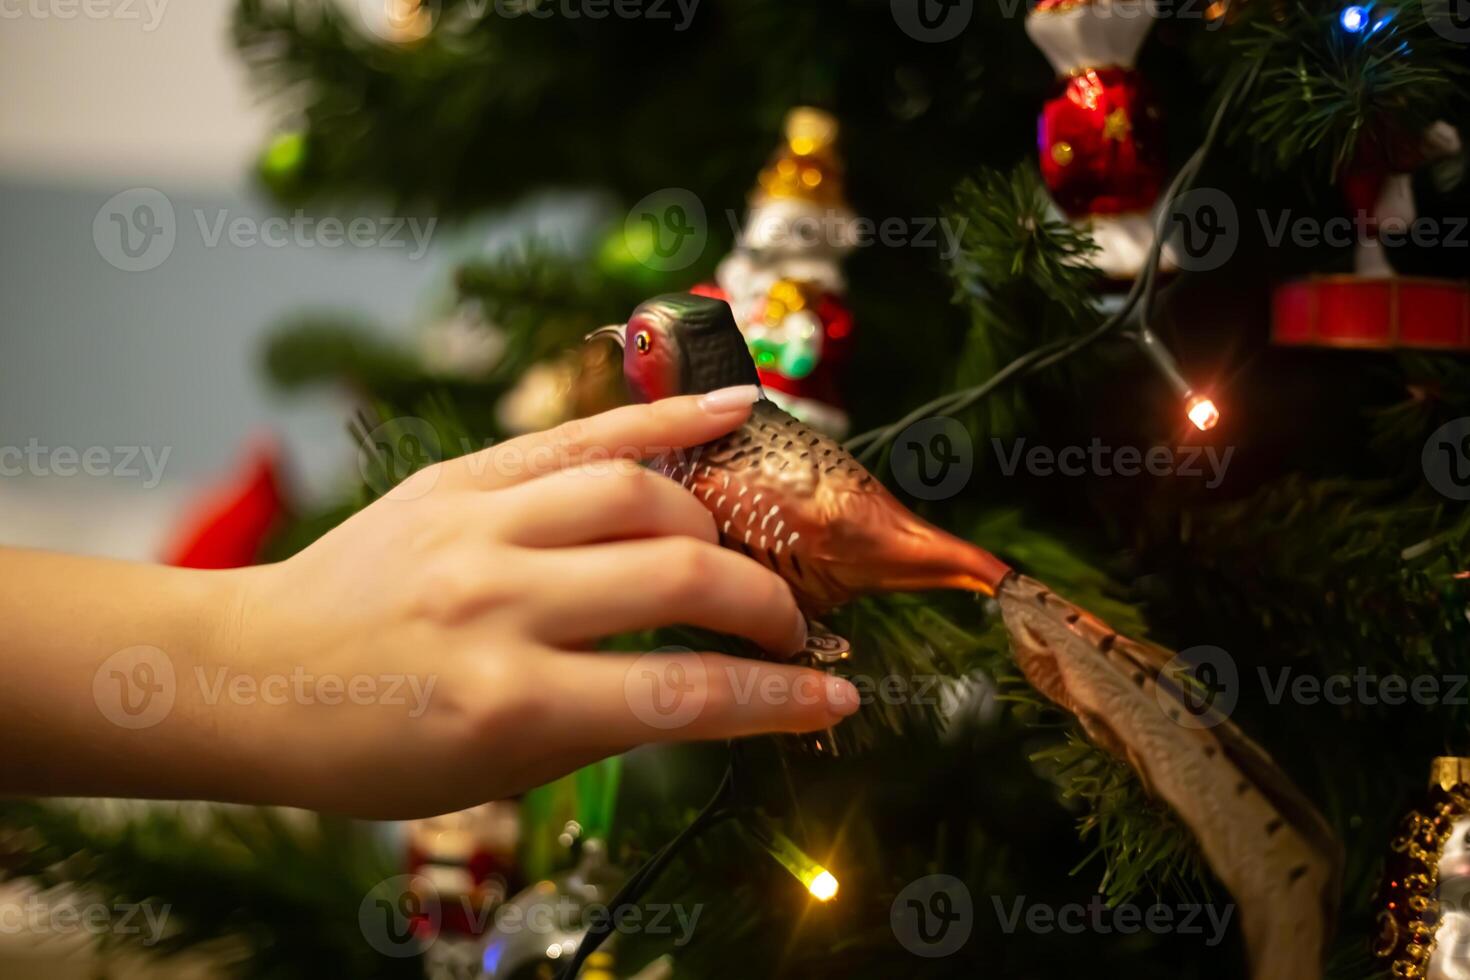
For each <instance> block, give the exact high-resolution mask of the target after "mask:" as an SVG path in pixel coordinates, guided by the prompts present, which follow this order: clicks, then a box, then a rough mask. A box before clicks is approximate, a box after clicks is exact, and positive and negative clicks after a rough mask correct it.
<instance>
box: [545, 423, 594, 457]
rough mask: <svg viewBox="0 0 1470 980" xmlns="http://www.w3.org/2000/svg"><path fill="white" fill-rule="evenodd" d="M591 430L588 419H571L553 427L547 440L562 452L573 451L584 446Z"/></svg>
mask: <svg viewBox="0 0 1470 980" xmlns="http://www.w3.org/2000/svg"><path fill="white" fill-rule="evenodd" d="M590 431H591V427H590V426H589V425H588V424H587V420H586V419H570V420H568V421H566V422H563V423H561V424H560V425H558V426H557V427H556V428H554V429H552V430H551V433H550V436H549V437H548V439H547V442H548V443H549V444H550V445H551V446H552V447H553V448H554V449H556V450H558V451H560V452H572V451H574V450H577V449H580V448H582V446H583V444H584V443H585V442H586V441H587V438H588V434H589V432H590Z"/></svg>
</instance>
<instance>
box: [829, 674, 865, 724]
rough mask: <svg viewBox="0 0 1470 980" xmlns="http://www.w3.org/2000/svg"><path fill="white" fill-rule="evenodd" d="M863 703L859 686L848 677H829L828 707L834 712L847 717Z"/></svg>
mask: <svg viewBox="0 0 1470 980" xmlns="http://www.w3.org/2000/svg"><path fill="white" fill-rule="evenodd" d="M861 703H862V699H861V698H859V697H858V690H857V688H856V687H853V685H852V682H851V681H849V680H848V679H847V678H845V677H829V678H827V707H829V708H831V709H832V713H833V714H835V715H839V716H841V717H843V718H846V717H847V716H848V715H850V714H852V713H853V712H855V711H857V709H858V707H859V706H860V705H861Z"/></svg>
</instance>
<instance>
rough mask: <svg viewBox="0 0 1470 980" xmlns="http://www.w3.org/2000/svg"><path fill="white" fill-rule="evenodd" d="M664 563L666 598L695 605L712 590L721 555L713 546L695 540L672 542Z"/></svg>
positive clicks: (661, 566)
mask: <svg viewBox="0 0 1470 980" xmlns="http://www.w3.org/2000/svg"><path fill="white" fill-rule="evenodd" d="M666 551H667V554H666V556H665V557H664V560H663V561H661V562H660V568H661V570H662V573H663V581H664V595H665V598H667V599H668V600H669V601H671V602H676V603H687V602H692V601H693V600H695V599H697V598H698V597H700V596H701V595H703V594H704V593H705V591H706V590H707V589H708V588H709V586H710V584H711V582H710V580H711V576H712V575H713V574H714V572H715V566H716V560H717V556H716V555H715V554H714V553H713V549H712V548H711V546H710V545H707V544H704V543H703V542H700V541H695V540H693V539H680V540H674V541H670V542H669V544H668V545H667V546H666Z"/></svg>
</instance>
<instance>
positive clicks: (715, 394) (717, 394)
mask: <svg viewBox="0 0 1470 980" xmlns="http://www.w3.org/2000/svg"><path fill="white" fill-rule="evenodd" d="M760 396H761V388H760V385H736V386H735V387H733V388H719V389H717V390H715V391H711V392H706V393H705V394H703V395H700V396H699V407H700V408H701V409H702V410H704V411H706V412H709V413H710V414H711V415H722V414H724V413H725V412H733V411H735V410H736V409H737V408H745V407H746V406H748V405H754V404H755V402H756V399H758V398H760Z"/></svg>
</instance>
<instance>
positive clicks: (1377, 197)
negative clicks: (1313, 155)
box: [1271, 122, 1470, 351]
mask: <svg viewBox="0 0 1470 980" xmlns="http://www.w3.org/2000/svg"><path fill="white" fill-rule="evenodd" d="M1457 158H1458V159H1460V160H1461V161H1462V162H1461V164H1460V165H1461V167H1463V158H1464V146H1463V144H1462V142H1461V140H1460V135H1459V133H1458V132H1457V131H1456V130H1455V129H1454V127H1452V126H1450V125H1448V124H1447V123H1443V122H1440V123H1435V124H1434V125H1432V126H1430V127H1429V128H1428V129H1427V130H1426V131H1425V133H1424V134H1423V137H1422V138H1421V139H1420V140H1418V141H1405V142H1404V143H1402V144H1401V145H1400V146H1399V147H1397V148H1395V149H1393V150H1388V149H1385V148H1383V147H1382V146H1381V145H1380V144H1377V143H1365V144H1364V145H1363V147H1362V148H1361V149H1360V151H1359V153H1358V155H1357V157H1356V159H1355V160H1354V161H1353V165H1352V166H1351V167H1350V168H1349V169H1348V170H1347V171H1346V173H1344V174H1343V176H1342V179H1341V182H1340V187H1341V190H1342V192H1343V198H1344V201H1345V203H1346V204H1347V206H1348V208H1349V209H1350V212H1351V213H1350V214H1349V215H1347V216H1346V220H1347V222H1348V226H1349V227H1350V228H1351V233H1352V235H1353V271H1352V272H1351V273H1342V274H1336V275H1318V276H1311V277H1309V278H1306V279H1297V280H1292V281H1290V282H1286V283H1282V284H1281V285H1279V286H1277V287H1276V289H1275V291H1274V293H1273V294H1272V297H1271V339H1272V341H1273V342H1274V343H1276V344H1279V345H1283V346H1295V347H1301V346H1310V347H1342V348H1358V349H1367V350H1390V349H1393V348H1399V347H1412V348H1420V349H1424V350H1438V351H1466V350H1470V283H1467V282H1466V281H1465V279H1464V278H1440V277H1439V276H1437V275H1434V273H1436V272H1438V271H1440V269H1439V266H1442V265H1444V264H1445V263H1442V262H1438V261H1437V260H1438V258H1439V257H1440V256H1442V255H1443V254H1445V252H1446V250H1448V253H1449V254H1450V255H1451V263H1453V262H1454V261H1456V260H1457V259H1458V256H1459V254H1460V253H1462V252H1463V249H1462V248H1461V249H1456V247H1455V246H1454V244H1453V243H1451V242H1450V241H1448V240H1447V239H1446V240H1445V241H1444V242H1443V243H1439V242H1436V241H1435V240H1434V239H1433V237H1432V235H1433V233H1434V232H1435V231H1437V230H1438V231H1443V230H1445V229H1448V228H1450V227H1452V223H1450V222H1443V221H1441V222H1435V221H1434V220H1433V219H1432V218H1429V217H1427V216H1425V215H1421V213H1420V211H1421V202H1420V200H1419V199H1418V198H1417V197H1416V192H1415V171H1418V170H1421V169H1422V168H1425V167H1430V166H1434V165H1435V164H1437V163H1439V162H1444V161H1448V162H1451V163H1453V162H1454V161H1455V160H1456V159H1457ZM1461 182H1462V183H1463V182H1464V178H1463V176H1462V177H1461ZM1416 237H1417V238H1418V239H1424V240H1427V241H1428V243H1429V248H1430V251H1429V252H1427V253H1426V252H1414V251H1412V250H1411V249H1408V248H1405V247H1403V246H1404V245H1405V244H1412V243H1414V242H1415V241H1416ZM1436 245H1437V248H1436V247H1435V246H1436ZM1395 246H1397V247H1395ZM1416 259H1418V260H1421V261H1426V262H1427V264H1428V265H1429V266H1430V267H1429V268H1428V269H1427V270H1424V271H1427V272H1429V273H1430V274H1429V275H1419V274H1414V273H1416V272H1419V271H1420V270H1419V269H1417V268H1416V267H1415V261H1416ZM1460 261H1461V262H1462V261H1463V260H1460Z"/></svg>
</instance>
